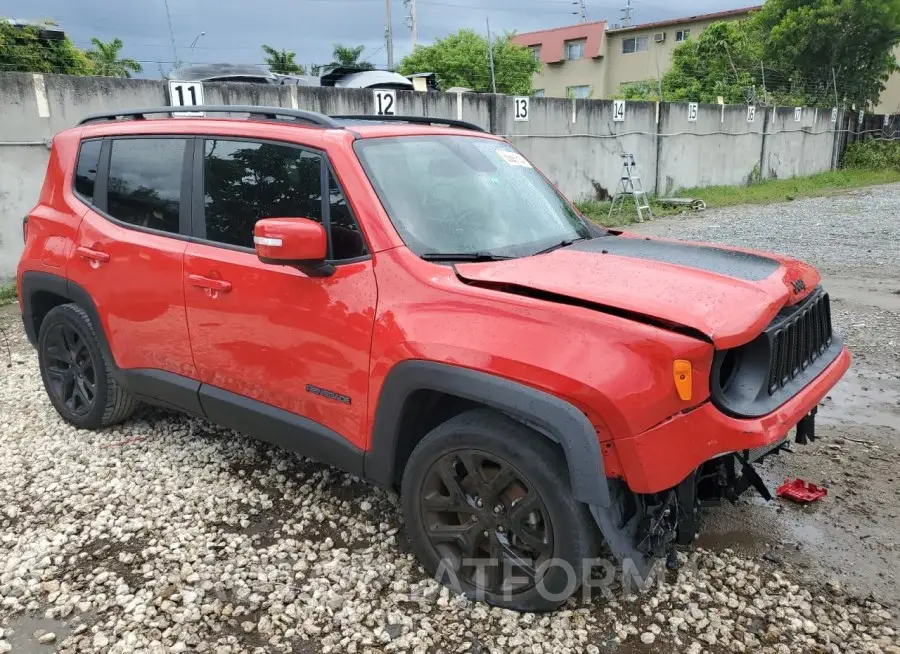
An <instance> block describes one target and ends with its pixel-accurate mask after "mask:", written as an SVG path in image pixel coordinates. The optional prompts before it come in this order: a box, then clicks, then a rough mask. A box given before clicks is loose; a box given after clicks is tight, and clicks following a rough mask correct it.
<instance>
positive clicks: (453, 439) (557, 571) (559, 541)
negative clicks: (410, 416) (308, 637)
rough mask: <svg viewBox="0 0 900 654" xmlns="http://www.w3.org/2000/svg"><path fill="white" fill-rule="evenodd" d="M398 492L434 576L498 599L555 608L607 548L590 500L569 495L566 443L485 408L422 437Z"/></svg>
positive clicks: (413, 538) (514, 605)
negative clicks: (557, 442) (603, 546)
mask: <svg viewBox="0 0 900 654" xmlns="http://www.w3.org/2000/svg"><path fill="white" fill-rule="evenodd" d="M400 501H401V504H402V505H403V517H404V520H405V522H406V533H407V536H408V537H409V543H410V546H411V547H412V549H413V551H414V552H415V553H416V556H417V557H418V558H419V561H420V562H421V563H422V565H423V567H424V568H425V571H426V572H427V573H428V575H429V576H431V578H432V579H435V580H437V581H439V582H441V583H443V584H445V585H447V586H449V587H450V589H451V590H453V591H454V592H461V593H463V594H464V595H465V596H466V597H468V598H469V599H472V600H477V601H485V602H487V603H488V604H491V605H493V606H500V607H503V608H507V609H512V610H515V611H550V610H553V609H555V608H557V607H558V606H560V605H561V604H563V603H565V602H566V600H567V599H568V598H569V597H570V596H571V595H572V594H573V593H574V592H575V591H576V590H577V589H578V588H579V587H580V586H581V585H582V583H583V580H584V578H585V575H587V574H590V567H591V561H592V560H593V559H594V558H595V557H596V556H597V555H598V553H599V551H600V542H601V540H600V534H599V531H598V529H597V527H596V524H595V523H594V522H593V518H592V517H591V514H590V511H589V509H588V507H587V506H586V505H584V504H582V503H580V502H578V501H576V500H575V498H574V497H573V496H572V489H571V486H570V484H569V474H568V466H567V465H566V460H565V456H564V454H563V452H562V450H561V448H559V447H558V446H556V445H555V444H554V443H553V442H552V441H551V440H550V439H549V438H547V437H546V436H543V435H541V434H539V433H537V432H536V431H534V430H533V429H531V428H529V427H528V426H526V425H524V424H522V423H521V422H518V421H516V420H514V419H512V418H511V417H509V416H507V415H504V414H503V413H500V412H498V411H494V410H492V409H489V408H486V407H485V408H477V409H471V410H469V411H465V412H464V413H460V414H458V415H456V416H453V417H451V418H449V419H447V420H446V421H445V422H443V423H441V424H439V425H437V426H436V427H434V428H433V429H432V430H431V431H429V432H428V433H427V434H426V435H425V436H424V437H423V438H422V440H420V441H419V442H418V444H417V445H416V446H415V448H413V451H412V453H411V454H410V455H409V459H408V460H407V461H406V465H405V466H404V469H403V480H402V484H401V498H400Z"/></svg>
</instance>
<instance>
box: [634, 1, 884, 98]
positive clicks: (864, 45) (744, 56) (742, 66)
mask: <svg viewBox="0 0 900 654" xmlns="http://www.w3.org/2000/svg"><path fill="white" fill-rule="evenodd" d="M898 42H900V1H898V0H768V2H766V3H765V5H763V8H762V9H761V10H760V11H758V12H756V13H754V14H752V15H751V16H750V17H748V18H746V19H744V20H742V21H738V22H719V23H713V24H712V25H710V26H709V27H707V28H706V29H705V30H704V31H703V32H702V33H701V34H700V36H699V38H697V39H689V40H688V41H687V42H685V43H683V44H681V45H680V46H678V47H677V48H676V49H675V51H674V53H673V55H672V67H671V69H669V71H668V72H667V73H666V74H665V75H664V76H663V77H662V80H661V84H660V86H661V87H662V97H663V99H664V100H668V101H694V102H716V101H717V100H718V98H719V97H722V98H724V100H725V102H728V103H735V102H737V103H740V102H745V101H747V102H766V103H769V104H780V105H806V106H833V105H834V104H835V102H836V101H837V104H839V105H843V106H849V105H856V106H857V107H860V108H862V107H865V106H867V105H868V104H869V103H873V104H874V103H877V102H878V96H879V95H880V94H881V92H882V91H883V90H884V82H885V81H886V80H887V78H888V77H889V76H890V74H891V73H892V72H894V71H895V70H898V67H897V63H896V60H895V58H894V55H893V48H894V46H895V45H896V44H897V43H898ZM835 80H836V81H837V85H836V86H835ZM627 92H628V93H630V94H632V95H634V96H636V98H640V99H648V100H649V99H656V98H655V97H654V96H658V94H657V93H654V92H653V89H652V88H651V87H650V86H649V85H641V84H637V85H633V87H632V88H630V89H628V90H627Z"/></svg>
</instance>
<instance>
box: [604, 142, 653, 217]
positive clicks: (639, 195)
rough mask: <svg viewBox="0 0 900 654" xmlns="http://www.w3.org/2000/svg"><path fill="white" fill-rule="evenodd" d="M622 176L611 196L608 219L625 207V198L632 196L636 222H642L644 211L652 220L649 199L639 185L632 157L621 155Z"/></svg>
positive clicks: (638, 177)
mask: <svg viewBox="0 0 900 654" xmlns="http://www.w3.org/2000/svg"><path fill="white" fill-rule="evenodd" d="M619 156H621V157H622V176H621V178H620V179H619V186H618V187H617V188H616V194H615V195H614V196H613V200H612V205H610V207H609V216H608V217H609V218H612V215H613V213H619V212H620V211H622V208H623V207H624V206H625V197H626V196H629V195H630V196H632V197H633V198H634V206H635V208H636V209H637V215H638V222H640V223H642V222H644V211H646V212H647V215H649V216H650V218H653V211H652V210H651V209H650V199H649V198H648V197H647V192H646V191H645V190H644V185H643V184H642V183H641V177H640V175H638V173H637V164H636V163H634V155H633V154H627V153H624V152H623V153H622V154H621V155H619Z"/></svg>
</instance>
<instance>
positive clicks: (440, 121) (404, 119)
mask: <svg viewBox="0 0 900 654" xmlns="http://www.w3.org/2000/svg"><path fill="white" fill-rule="evenodd" d="M332 118H336V119H338V120H371V121H373V122H380V121H383V122H397V123H412V124H415V125H447V126H448V127H458V128H459V129H469V130H472V131H475V132H486V131H487V130H485V129H484V128H483V127H479V126H478V125H476V124H474V123H467V122H466V121H464V120H453V119H452V118H431V117H427V116H371V115H363V116H332Z"/></svg>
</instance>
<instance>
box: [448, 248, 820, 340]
mask: <svg viewBox="0 0 900 654" xmlns="http://www.w3.org/2000/svg"><path fill="white" fill-rule="evenodd" d="M455 269H456V274H457V276H458V277H459V278H460V280H462V281H463V282H465V283H468V284H472V285H476V286H482V287H488V288H493V289H496V290H498V291H501V292H508V293H514V294H518V295H527V296H531V297H538V298H540V299H545V300H548V301H555V302H561V303H567V304H576V305H582V306H587V307H589V308H592V309H596V310H599V311H606V312H609V313H613V314H617V315H624V316H625V317H628V318H631V319H636V320H640V321H643V322H648V323H650V324H657V325H660V326H663V327H668V328H673V329H676V330H678V331H686V332H688V333H693V334H694V335H696V336H699V337H702V338H705V339H707V340H710V341H712V342H713V344H714V345H715V346H716V347H717V348H719V349H725V348H729V347H735V346H738V345H742V344H744V343H747V342H749V341H751V340H753V338H755V337H756V336H757V335H759V333H760V332H761V331H762V330H763V329H765V327H766V326H767V325H768V324H769V323H770V322H772V320H773V319H774V317H775V315H776V314H777V313H778V312H779V311H780V310H781V309H782V308H784V307H785V306H786V305H791V304H795V303H797V302H799V301H800V300H802V299H803V298H804V297H806V296H807V295H808V294H809V293H811V292H812V290H813V289H814V288H815V287H816V286H817V285H818V283H819V279H820V278H819V273H818V272H817V271H816V270H815V268H813V267H811V266H809V265H807V264H804V263H802V262H800V261H797V260H795V259H790V258H786V257H779V256H777V255H770V254H759V253H755V252H750V251H747V250H739V249H736V248H726V247H721V246H712V245H704V244H699V243H687V242H682V241H672V240H665V239H648V238H643V237H639V236H636V235H630V234H620V235H609V236H601V237H598V238H594V239H590V240H585V241H579V242H577V243H575V244H574V245H571V246H569V247H566V248H561V249H559V250H555V251H553V252H549V253H547V254H541V255H535V256H532V257H524V258H520V259H512V260H509V261H498V262H490V263H467V264H458V265H456V266H455Z"/></svg>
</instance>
